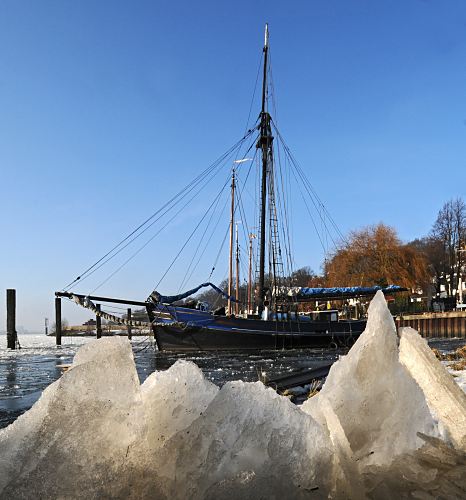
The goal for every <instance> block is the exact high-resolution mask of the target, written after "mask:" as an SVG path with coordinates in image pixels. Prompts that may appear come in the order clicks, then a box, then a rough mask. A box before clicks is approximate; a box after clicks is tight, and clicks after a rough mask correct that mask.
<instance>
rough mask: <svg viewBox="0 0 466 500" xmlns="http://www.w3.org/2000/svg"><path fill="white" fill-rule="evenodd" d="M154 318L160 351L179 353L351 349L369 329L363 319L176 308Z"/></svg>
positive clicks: (153, 323)
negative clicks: (224, 313)
mask: <svg viewBox="0 0 466 500" xmlns="http://www.w3.org/2000/svg"><path fill="white" fill-rule="evenodd" d="M150 315H151V316H152V317H151V322H152V327H153V331H154V336H155V339H156V341H157V345H158V348H159V349H160V350H169V351H177V352H188V351H231V350H274V349H303V348H312V347H340V346H342V347H343V346H351V345H352V344H353V343H354V341H355V340H356V339H357V338H358V336H359V335H360V334H361V333H362V332H363V330H364V328H365V327H366V321H363V320H347V321H318V320H309V321H297V320H293V321H287V320H266V321H264V320H260V319H244V318H236V317H227V316H212V315H211V314H209V313H206V312H202V311H197V310H189V309H184V308H175V307H168V308H165V310H164V311H163V312H162V311H160V310H159V311H158V312H156V313H155V312H154V311H152V312H151V314H150ZM175 318H176V319H175Z"/></svg>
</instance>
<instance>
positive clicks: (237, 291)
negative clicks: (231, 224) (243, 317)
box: [235, 222, 239, 316]
mask: <svg viewBox="0 0 466 500" xmlns="http://www.w3.org/2000/svg"><path fill="white" fill-rule="evenodd" d="M235 237H236V286H235V289H236V293H235V299H236V300H237V301H239V240H238V222H237V223H236V235H235ZM235 314H236V316H238V314H239V302H236V303H235Z"/></svg>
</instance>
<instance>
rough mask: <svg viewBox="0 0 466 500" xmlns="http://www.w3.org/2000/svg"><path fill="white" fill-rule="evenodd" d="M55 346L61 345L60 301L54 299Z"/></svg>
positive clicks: (56, 298)
mask: <svg viewBox="0 0 466 500" xmlns="http://www.w3.org/2000/svg"><path fill="white" fill-rule="evenodd" d="M55 344H56V345H61V299H60V297H55Z"/></svg>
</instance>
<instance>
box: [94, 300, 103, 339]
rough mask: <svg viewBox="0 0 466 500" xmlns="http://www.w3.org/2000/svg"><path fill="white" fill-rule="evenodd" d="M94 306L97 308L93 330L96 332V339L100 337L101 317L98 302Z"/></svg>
mask: <svg viewBox="0 0 466 500" xmlns="http://www.w3.org/2000/svg"><path fill="white" fill-rule="evenodd" d="M95 308H96V309H97V311H98V313H97V314H96V315H95V332H96V337H97V338H98V339H100V338H102V318H101V316H100V314H99V313H100V310H101V308H100V304H96V305H95Z"/></svg>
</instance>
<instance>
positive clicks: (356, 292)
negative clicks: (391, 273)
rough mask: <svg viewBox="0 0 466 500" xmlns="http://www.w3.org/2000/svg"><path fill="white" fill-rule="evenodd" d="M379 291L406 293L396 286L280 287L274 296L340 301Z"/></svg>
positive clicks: (302, 299) (403, 289) (404, 289)
mask: <svg viewBox="0 0 466 500" xmlns="http://www.w3.org/2000/svg"><path fill="white" fill-rule="evenodd" d="M379 290H381V291H382V293H384V294H388V293H398V292H406V291H407V290H408V289H407V288H403V287H401V286H398V285H389V286H386V287H382V286H346V287H332V288H308V287H292V288H285V287H281V288H280V289H278V290H277V293H276V295H281V296H288V297H293V298H294V299H296V300H298V301H300V300H301V301H304V300H315V299H340V298H352V297H362V296H367V295H375V293H376V292H378V291H379Z"/></svg>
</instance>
